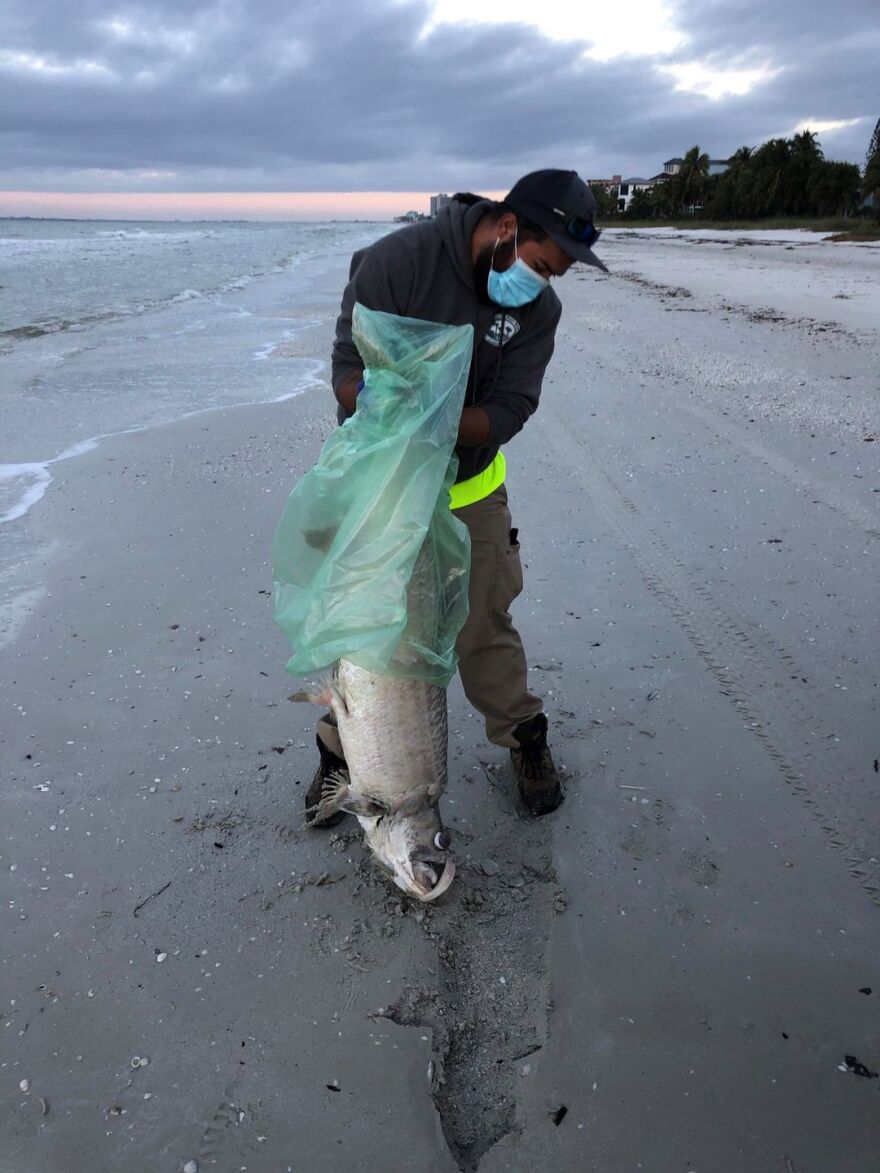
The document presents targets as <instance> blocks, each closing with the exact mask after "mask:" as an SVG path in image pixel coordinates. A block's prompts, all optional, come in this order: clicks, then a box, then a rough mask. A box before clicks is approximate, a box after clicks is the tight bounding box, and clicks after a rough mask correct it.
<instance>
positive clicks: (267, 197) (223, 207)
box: [0, 191, 502, 220]
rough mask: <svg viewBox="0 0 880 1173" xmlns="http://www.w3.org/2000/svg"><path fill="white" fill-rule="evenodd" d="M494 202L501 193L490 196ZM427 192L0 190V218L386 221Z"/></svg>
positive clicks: (418, 204) (424, 199) (414, 206)
mask: <svg viewBox="0 0 880 1173" xmlns="http://www.w3.org/2000/svg"><path fill="white" fill-rule="evenodd" d="M487 194H488V195H491V196H493V197H494V198H498V199H500V198H501V194H502V193H498V192H489V193H487ZM430 198H431V193H426V192H422V191H419V192H414V191H390V192H386V191H358V192H332V191H331V192H317V191H316V192H261V191H258V192H142V193H141V192H58V191H0V216H46V217H51V216H61V217H67V218H70V219H79V218H82V219H93V218H98V219H106V220H113V219H121V220H391V219H393V217H395V216H400V215H402V214H403V213H404V212H408V211H410V210H412V211H415V212H426V213H427V212H428V211H429V210H430Z"/></svg>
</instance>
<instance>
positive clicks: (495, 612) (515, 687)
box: [317, 485, 544, 757]
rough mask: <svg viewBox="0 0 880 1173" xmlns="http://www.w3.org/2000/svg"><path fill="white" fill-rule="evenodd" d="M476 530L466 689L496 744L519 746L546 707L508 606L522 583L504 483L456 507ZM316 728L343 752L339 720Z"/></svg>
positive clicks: (462, 646)
mask: <svg viewBox="0 0 880 1173" xmlns="http://www.w3.org/2000/svg"><path fill="white" fill-rule="evenodd" d="M455 516H456V517H458V518H459V519H460V520H461V521H463V522H464V524H465V525H466V526H467V528H468V532H469V533H470V536H471V578H470V589H469V592H468V602H469V606H470V611H469V614H468V618H467V622H466V623H465V625H464V627H463V628H462V629H461V632H460V634H459V637H458V640H457V642H456V645H455V647H456V651H457V652H458V657H459V663H458V671H459V675H460V676H461V683H462V685H463V686H464V691H465V695H466V696H467V698H468V700H469V701H470V702H471V704H472V705H473V706H474V708H475V709H476V710H477V712H478V713H481V714H482V716H483V718H484V719H485V722H486V735H487V737H488V738H489V740H490V741H492V742H494V743H495V744H496V745H503V746H507V747H508V748H511V749H515V748H516V747H517V746H518V744H519V742H518V741H517V740H516V738H515V737H514V736H513V731H514V729H515V728H516V727H517V725H519V724H520V722H522V721H528V720H529V718H530V717H534V716H536V715H537V714H538V713H540V712H542V711H543V708H544V706H543V704H542V703H541V699H540V697H536V696H533V695H532V693H530V692H529V690H528V682H527V677H526V654H525V652H524V651H523V646H522V641H521V640H520V638H519V633H518V632H517V630H516V628H515V627H514V626H513V621H512V619H511V617H510V613H509V610H508V609H509V607H510V604H511V603H512V602H513V600H514V599H515V598H516V597H517V595H518V594H519V593H520V592H521V591H522V588H523V576H522V563H521V562H520V556H519V543H518V542H517V540H516V530H514V529H512V528H511V518H510V510H509V509H508V507H507V489H506V488H505V487H504V485H501V486H500V487H499V488H497V489H496V490H495V492H494V493H490V494H489V496H488V497H484V498H483V500H482V501H477V502H476V503H475V504H473V505H465V506H464V507H463V508H462V509H456V510H455ZM317 732H318V735H319V737H320V738H321V740H322V741H323V743H324V745H326V747H327V748H328V749H329V750H330V751H331V752H332V753H335V754H337V755H338V756H339V757H343V756H344V755H343V753H342V743H341V742H340V740H339V733H338V731H337V730H336V728H335V725H334V724H333V723H332V722H331V721H330V720H328V718H327V717H322V718H321V719H320V721H319V722H318V727H317Z"/></svg>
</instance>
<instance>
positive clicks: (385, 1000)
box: [0, 231, 880, 1173]
mask: <svg viewBox="0 0 880 1173" xmlns="http://www.w3.org/2000/svg"><path fill="white" fill-rule="evenodd" d="M602 246H603V247H602V256H603V259H604V260H605V261H606V262H607V264H608V265H609V268H610V269H611V274H610V275H608V276H605V275H603V274H600V273H597V272H596V271H594V270H587V269H586V268H584V267H581V266H576V267H575V268H574V269H573V270H572V271H571V272H570V273H569V274H568V275H567V276H566V277H565V278H564V279H562V280H561V281H559V283H558V292H559V295H560V298H561V300H562V302H563V306H564V313H563V319H562V324H561V326H560V330H559V334H558V341H557V350H556V354H555V356H554V359H553V362H552V365H551V368H550V370H549V374H548V378H547V380H546V383H545V388H544V393H543V397H542V401H541V407H540V410H539V412H538V414H537V415H536V416H535V417H534V419H533V420H532V421H530V423H529V424H528V426H527V427H526V429H525V430H524V432H523V433H522V434H521V435H520V436H518V437H517V438H516V439H515V440H514V442H513V443H512V444H511V445H510V446H509V447H508V449H507V456H508V466H509V470H510V473H509V480H508V490H509V493H510V498H511V508H512V511H513V515H514V524H515V525H517V526H518V527H519V529H520V540H521V542H522V546H523V556H524V562H525V563H526V589H525V593H524V594H523V596H522V597H521V598H520V599H519V601H518V602H517V604H516V607H515V611H514V617H515V619H516V622H517V624H518V626H519V628H520V630H521V632H522V634H523V637H524V641H525V644H526V648H527V651H528V654H529V658H530V665H531V677H532V680H533V686H534V688H535V690H536V691H539V692H540V693H541V694H542V695H543V696H544V697H545V700H546V706H547V710H548V714H549V716H550V719H551V728H552V742H551V744H552V745H553V748H554V751H555V754H556V757H557V760H558V761H559V762H561V763H563V764H564V766H565V768H566V772H567V782H566V790H567V797H566V801H565V803H564V804H563V806H562V807H561V808H560V810H559V811H558V812H556V813H555V814H553V815H551V816H549V817H546V818H544V819H540V820H537V821H535V820H530V819H528V818H526V817H525V816H523V815H522V814H521V812H520V809H519V807H518V805H517V802H516V800H515V785H514V781H513V777H512V773H511V771H510V768H509V764H508V763H507V761H506V760H505V754H504V753H503V751H500V750H498V749H496V748H494V747H491V746H489V745H487V744H486V742H485V740H484V738H483V734H482V726H481V723H480V722H479V721H478V720H477V719H476V717H475V716H474V714H473V713H472V712H471V711H470V710H469V708H468V706H467V704H466V702H465V700H464V697H463V695H462V692H461V689H460V686H459V684H458V682H457V681H456V682H454V684H453V686H452V687H451V689H450V694H449V702H450V785H449V789H448V791H447V795H446V797H445V799H444V811H445V821H446V822H447V823H448V824H449V825H450V826H451V827H452V830H453V834H454V836H455V850H456V858H457V861H458V869H457V877H456V880H455V883H454V885H453V887H452V889H451V890H450V892H449V894H448V895H447V896H446V897H444V898H443V899H442V900H441V901H440V902H438V904H437V905H436V906H426V907H417V906H415V905H413V904H412V903H411V902H409V901H408V900H407V899H406V898H405V897H403V896H402V895H401V894H400V893H398V892H397V891H396V890H395V889H394V888H393V886H392V885H390V883H389V881H387V880H386V879H385V878H384V877H383V875H382V874H380V872H379V871H378V869H377V867H376V866H375V864H374V863H373V861H372V860H371V859H370V858H369V857H368V855H367V853H366V852H365V850H364V848H363V847H362V844H361V836H360V833H359V831H358V829H357V827H356V825H355V823H354V820H349V822H348V823H346V824H344V825H343V826H342V827H341V828H338V829H336V830H334V831H331V832H325V833H318V832H314V831H308V830H306V829H304V828H303V827H302V825H301V819H300V809H301V805H302V794H303V792H304V789H305V787H306V786H307V785H308V783H309V782H310V780H311V777H312V774H313V772H314V768H315V758H316V754H315V749H314V740H313V733H312V724H313V721H314V718H315V715H316V713H315V711H314V710H312V709H310V708H309V707H308V706H304V705H292V704H290V703H288V701H287V696H288V694H289V693H290V692H291V691H292V690H293V682H292V678H291V677H289V676H288V675H287V674H286V673H285V671H284V664H285V662H286V659H287V655H288V650H287V647H286V644H285V642H284V639H283V636H282V635H281V633H280V631H278V629H277V628H276V627H275V626H274V624H273V620H272V604H271V587H272V583H271V567H270V564H269V546H270V542H271V538H272V534H273V532H274V528H275V525H276V523H277V520H278V517H279V515H280V513H281V509H282V507H283V504H284V501H285V500H286V497H287V494H288V493H289V491H290V488H291V487H292V485H293V484H294V482H295V481H296V480H297V479H298V478H299V477H300V476H301V475H302V474H303V473H304V472H305V471H306V470H307V469H308V468H309V467H310V466H311V464H312V463H313V462H314V460H315V458H316V456H317V454H318V451H319V449H320V445H321V443H322V441H323V439H324V437H326V436H327V435H328V434H329V431H330V429H331V428H332V427H333V426H334V424H335V420H334V413H333V406H334V404H333V400H332V395H331V392H330V390H329V387H328V385H327V383H326V377H327V373H328V369H327V367H326V366H325V367H324V368H323V373H320V374H319V375H318V376H317V377H316V382H315V385H314V386H312V387H311V388H310V389H308V390H305V391H304V392H303V393H302V394H299V395H297V396H296V397H294V398H291V399H288V400H286V401H284V402H276V403H267V404H262V405H259V404H258V405H247V406H242V407H235V408H229V409H223V410H215V411H210V412H204V413H202V414H199V415H194V416H192V417H190V418H188V419H185V420H180V421H178V422H175V423H169V424H165V425H162V426H156V427H151V428H149V429H148V430H144V431H140V432H135V433H131V434H128V435H120V436H116V437H113V438H110V439H106V440H104V441H102V442H101V443H100V444H99V445H98V446H97V447H96V448H94V449H93V450H91V451H88V452H85V453H83V454H82V455H80V456H77V457H75V458H72V459H68V460H65V461H64V462H63V463H59V464H57V465H55V466H54V467H53V481H52V483H51V485H50V486H49V488H48V490H47V491H46V493H45V496H44V497H43V498H42V500H40V501H39V502H38V504H37V505H36V506H34V507H33V508H32V509H31V510H30V511H29V512H28V513H27V515H26V517H24V518H21V519H19V521H17V522H16V524H17V525H20V526H22V527H24V530H23V533H24V537H23V547H24V546H26V547H27V548H32V549H35V550H40V551H43V552H44V556H43V558H42V561H41V562H40V563H39V566H38V573H39V581H38V582H35V583H34V589H33V591H32V593H31V595H30V596H28V598H27V599H26V600H25V602H24V603H23V604H22V607H23V610H22V611H21V613H20V614H19V616H18V618H17V620H16V623H15V628H14V631H12V632H11V636H12V638H11V640H10V642H9V643H8V644H7V646H6V647H5V648H4V649H3V659H2V668H0V714H2V717H0V756H2V764H3V775H4V784H5V801H4V804H3V808H4V820H3V827H2V835H0V857H2V858H0V874H2V875H3V876H4V901H3V908H2V921H0V923H2V936H0V990H2V996H0V1001H2V1006H0V1028H2V1030H0V1170H2V1173H121V1171H122V1170H125V1171H126V1173H166V1171H167V1173H179V1171H180V1170H182V1169H184V1166H185V1165H186V1163H187V1162H197V1163H198V1168H199V1169H200V1170H202V1171H204V1170H206V1169H216V1170H218V1171H223V1173H240V1171H241V1173H285V1171H286V1173H343V1171H347V1170H354V1169H360V1170H365V1171H367V1173H397V1171H398V1170H400V1171H403V1170H405V1169H409V1168H411V1167H415V1168H417V1169H422V1170H425V1171H426V1173H447V1171H449V1173H455V1171H456V1170H467V1171H475V1170H477V1169H479V1171H480V1173H501V1171H506V1170H510V1171H514V1173H527V1171H532V1170H547V1171H551V1173H630V1171H633V1173H634V1171H637V1170H645V1171H650V1173H679V1171H680V1173H688V1171H691V1173H838V1171H842V1170H844V1169H846V1170H848V1171H852V1173H869V1171H871V1170H873V1169H875V1168H876V1163H877V1152H878V1149H880V1113H878V1099H877V1097H878V1091H880V1076H878V1074H877V1073H878V1072H880V951H878V928H880V836H878V827H880V774H878V765H877V759H878V757H880V736H878V730H880V722H878V714H877V707H878V674H877V668H878V662H880V658H878V651H880V648H878V598H877V583H878V581H880V571H878V550H880V468H878V449H880V399H878V382H877V380H878V370H880V325H878V323H880V282H878V275H880V248H878V247H876V246H871V245H855V244H832V243H827V242H823V241H822V240H821V239H819V238H817V237H816V236H814V235H811V234H801V233H789V234H777V235H776V236H770V237H768V236H766V235H760V234H747V233H740V234H737V233H731V234H728V235H726V236H719V237H717V238H713V237H712V236H711V234H704V235H703V236H698V237H694V236H693V235H688V234H684V233H673V232H645V231H638V232H625V231H624V232H608V233H606V234H605V236H604V237H603V240H602ZM345 272H346V265H345V264H344V263H343V262H342V261H341V260H334V261H333V263H332V264H331V263H330V262H328V261H326V260H324V261H322V262H321V264H320V265H315V266H314V267H313V268H312V269H309V266H308V264H304V265H303V267H302V268H301V269H300V270H298V273H297V277H296V283H297V284H296V289H295V296H294V291H292V292H291V305H290V311H289V312H290V317H292V318H298V319H299V321H300V323H301V327H302V328H301V329H299V330H298V331H297V332H296V333H295V334H293V335H292V337H291V338H290V339H289V340H288V341H285V342H283V343H281V344H279V345H277V346H276V347H275V348H274V349H272V350H271V352H267V357H266V360H265V361H266V362H271V363H274V364H279V369H282V370H283V364H285V363H286V362H291V361H293V360H297V361H299V360H300V359H303V358H306V359H314V360H316V361H318V360H322V361H323V360H326V359H327V358H328V357H329V350H330V343H331V339H332V334H333V321H334V318H335V314H336V309H337V306H338V300H339V296H340V293H341V289H342V287H343V284H344V280H345ZM278 279H279V278H277V277H276V278H275V280H276V281H277V280H278ZM316 370H318V368H317V367H316ZM35 565H36V564H35ZM191 1167H193V1166H191Z"/></svg>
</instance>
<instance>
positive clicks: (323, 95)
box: [0, 0, 880, 211]
mask: <svg viewBox="0 0 880 1173" xmlns="http://www.w3.org/2000/svg"><path fill="white" fill-rule="evenodd" d="M606 7H611V8H613V9H614V11H613V12H610V13H599V12H597V11H596V10H595V9H594V8H593V7H591V6H590V5H583V4H575V3H573V2H572V0H569V2H568V3H564V2H562V0H558V2H557V0H540V2H539V3H536V2H535V0H531V2H530V3H525V2H524V0H510V2H509V3H507V4H504V3H498V2H497V0H496V2H495V3H489V2H486V0H437V2H436V3H435V2H432V0H351V2H348V3H340V2H338V0H314V2H312V0H308V2H303V0H284V2H283V3H282V2H279V0H253V2H250V3H247V2H246V0H208V2H206V3H203V4H198V3H191V2H189V0H153V2H150V3H145V4H127V3H125V2H124V0H123V2H121V3H114V2H113V0H76V2H75V3H71V0H36V2H35V0H4V3H3V5H2V8H0V189H2V190H5V191H7V192H9V191H28V192H153V193H156V192H214V193H222V192H331V191H332V192H369V191H382V192H387V191H394V192H406V193H411V192H426V191H454V190H458V189H468V190H474V191H503V190H506V189H507V188H508V187H510V185H511V184H512V183H513V181H514V180H515V179H516V178H517V177H518V176H519V175H520V174H522V173H523V172H525V171H528V170H532V169H534V168H536V167H546V166H558V167H574V168H575V169H577V170H578V171H579V172H580V173H581V174H582V175H584V176H585V177H588V178H589V177H598V176H606V175H607V176H610V175H612V174H622V175H624V176H633V175H644V176H649V175H652V174H655V173H656V172H657V171H659V170H660V169H661V166H662V163H663V161H664V160H665V159H667V158H669V157H671V156H673V155H680V154H683V152H684V151H686V150H687V149H688V148H689V147H691V146H693V145H694V144H695V143H698V144H699V145H700V146H701V147H702V149H703V150H705V151H707V152H709V154H710V155H711V156H712V157H717V158H722V157H726V156H727V155H729V154H730V153H732V152H733V151H734V150H735V149H736V148H737V147H739V146H741V145H743V144H749V145H757V144H759V143H761V142H762V141H764V140H765V139H767V138H770V137H772V136H774V135H790V134H792V133H793V132H794V131H795V130H796V129H799V128H802V127H803V126H804V125H809V126H810V127H811V128H812V129H815V130H817V131H818V132H819V136H820V139H821V143H822V146H823V148H824V151H825V155H826V157H828V158H833V159H845V160H848V161H851V162H857V163H862V162H863V159H864V154H865V149H866V147H867V144H868V140H869V138H870V135H871V131H872V129H873V126H874V123H875V121H876V119H877V117H878V116H880V86H878V84H877V78H878V76H880V74H878V61H880V21H878V17H877V0H846V3H840V4H831V5H830V4H828V3H827V2H823V3H819V0H773V2H772V3H768V2H767V0H670V2H668V3H666V2H663V0H623V2H621V3H617V4H613V5H607V6H606ZM499 9H501V10H502V11H503V13H504V17H505V20H504V21H502V20H501V18H500V16H499ZM536 12H540V13H541V16H540V22H541V23H540V25H539V24H536V23H534V22H535V21H536V20H538V19H539V18H538V17H537V16H536ZM4 208H5V210H6V211H9V210H10V206H9V204H8V200H7V201H6V203H5V204H4ZM0 210H3V208H0Z"/></svg>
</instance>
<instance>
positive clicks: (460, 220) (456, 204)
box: [434, 200, 495, 293]
mask: <svg viewBox="0 0 880 1173" xmlns="http://www.w3.org/2000/svg"><path fill="white" fill-rule="evenodd" d="M494 206H495V205H494V204H493V202H492V200H478V201H477V202H476V203H466V202H465V201H463V200H452V201H451V202H450V203H448V204H447V205H446V207H445V208H441V209H440V211H439V212H438V213H437V216H436V219H435V221H434V222H435V224H436V226H437V231H438V232H439V233H440V239H441V240H442V241H443V247H444V248H445V249H446V251H447V253H448V254H449V259H450V261H451V262H452V267H453V269H454V270H455V275H456V277H458V279H459V281H461V282H462V284H463V285H466V286H467V287H468V289H471V290H473V291H474V292H475V293H476V289H475V287H474V262H473V260H472V258H471V241H472V240H473V236H474V229H475V228H476V226H477V224H479V222H480V220H482V218H483V217H484V216H485V215H486V213H487V212H488V211H490V210H491V208H493V207H494Z"/></svg>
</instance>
